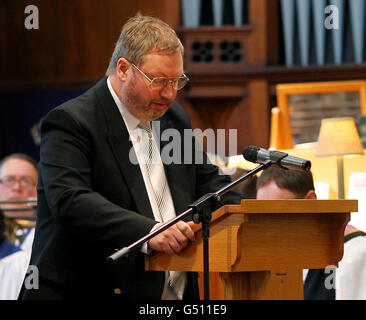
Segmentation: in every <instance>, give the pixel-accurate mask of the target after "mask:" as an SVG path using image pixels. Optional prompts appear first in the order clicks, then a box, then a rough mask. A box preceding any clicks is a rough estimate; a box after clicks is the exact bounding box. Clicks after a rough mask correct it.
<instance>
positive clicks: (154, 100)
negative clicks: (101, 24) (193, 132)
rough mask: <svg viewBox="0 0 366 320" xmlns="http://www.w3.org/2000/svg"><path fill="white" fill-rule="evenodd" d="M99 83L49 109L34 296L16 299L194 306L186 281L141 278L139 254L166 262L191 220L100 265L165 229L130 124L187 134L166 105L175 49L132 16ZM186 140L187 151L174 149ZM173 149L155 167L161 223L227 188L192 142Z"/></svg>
mask: <svg viewBox="0 0 366 320" xmlns="http://www.w3.org/2000/svg"><path fill="white" fill-rule="evenodd" d="M107 76H108V77H107V78H104V79H102V80H101V81H100V82H98V83H97V84H96V85H95V86H94V87H92V88H91V89H90V90H88V91H87V92H86V93H85V94H83V95H81V96H80V97H78V98H76V99H73V100H71V101H68V102H66V103H65V104H63V105H61V106H59V107H57V108H55V109H54V110H52V111H51V112H50V113H49V114H48V115H47V116H46V117H45V119H44V120H43V122H42V126H41V134H42V142H41V154H40V163H39V170H40V173H39V185H38V212H37V226H36V234H35V240H34V245H33V252H32V258H31V264H32V265H35V266H37V267H38V270H39V289H26V286H24V287H23V290H22V294H21V297H22V298H23V299H73V298H78V299H80V298H93V299H95V298H110V297H114V298H124V299H126V298H130V299H182V298H197V297H198V292H197V281H196V280H197V279H196V275H195V274H194V273H193V274H191V273H187V274H185V273H183V274H182V275H183V279H184V281H182V282H179V290H178V292H175V291H174V290H173V289H172V288H171V287H170V285H169V279H170V278H169V277H171V275H170V274H165V273H164V272H146V271H145V270H144V259H145V256H146V254H149V253H150V252H151V251H160V252H163V253H165V254H170V255H172V254H176V253H179V252H180V251H181V250H183V249H184V248H185V247H186V246H187V245H189V243H190V242H191V241H194V233H193V231H192V228H191V226H192V224H193V222H192V221H189V220H191V219H192V217H187V220H186V221H188V222H185V221H180V222H178V223H177V224H176V225H174V226H172V227H170V228H168V229H166V230H165V231H163V232H162V233H161V234H159V235H157V236H156V237H154V238H152V239H150V240H149V241H147V243H145V244H144V245H142V246H140V248H138V250H134V251H133V252H131V253H129V254H128V257H123V258H121V259H119V260H117V261H116V262H115V263H113V264H111V265H110V264H108V263H107V257H108V256H109V255H111V254H112V253H114V251H115V249H119V248H122V247H126V246H129V245H130V244H132V243H134V242H135V241H136V240H138V239H140V238H141V237H143V236H145V235H146V234H148V233H149V232H150V231H151V230H152V229H154V228H156V227H157V226H159V225H160V224H161V223H163V222H164V221H166V219H164V218H163V217H160V214H161V213H160V212H159V210H160V209H159V208H160V207H159V202H160V199H159V200H158V199H156V197H154V195H156V194H155V191H154V190H155V189H154V187H155V184H156V183H157V182H156V181H155V180H150V179H151V178H150V176H149V174H148V173H147V172H148V170H147V165H146V164H145V163H143V161H141V159H142V157H143V156H142V155H141V152H142V147H141V145H140V142H141V139H140V138H141V137H140V136H139V134H140V133H141V128H140V122H141V121H143V122H144V123H148V125H151V123H152V126H153V128H154V127H156V125H158V127H160V132H164V131H165V130H169V129H172V128H174V133H177V132H178V133H179V135H180V137H183V136H184V133H186V132H187V129H191V126H190V122H189V119H188V117H187V115H186V113H185V112H184V110H183V109H182V108H181V107H180V106H179V105H178V104H177V103H176V102H174V99H175V97H176V94H177V90H179V89H181V88H182V87H183V86H184V85H185V84H186V83H187V81H188V78H187V77H186V76H185V75H184V73H183V46H182V44H181V42H180V41H179V39H178V37H177V36H176V34H175V32H174V30H172V29H171V28H170V27H169V26H168V25H166V24H165V23H163V22H162V21H160V20H158V19H155V18H151V17H145V16H141V15H137V16H136V17H134V18H131V19H130V20H129V21H128V22H127V23H126V24H125V26H124V28H123V30H122V32H121V36H120V38H119V41H118V43H117V45H116V48H115V51H114V53H113V56H112V59H111V62H110V65H109V68H108V70H107ZM188 131H189V130H188ZM149 137H150V139H151V136H149ZM153 140H154V142H153V143H156V144H157V145H160V150H163V149H164V147H167V146H169V144H171V143H176V142H177V141H178V140H179V139H178V140H176V141H174V140H173V141H164V140H163V139H162V138H161V136H160V137H156V136H155V137H154V138H153ZM187 140H190V142H191V143H188V144H187V143H184V142H187ZM179 142H181V145H180V146H179V147H178V149H179V152H178V153H179V154H180V157H179V159H178V161H175V162H173V163H169V161H168V160H169V159H167V158H168V155H166V156H165V157H164V156H163V155H162V156H161V161H160V165H161V167H162V168H163V174H162V175H160V176H165V177H164V179H165V178H166V179H165V181H167V182H168V183H167V185H168V187H167V188H166V189H164V190H165V191H164V199H165V200H164V201H167V203H169V201H170V202H171V203H172V204H173V205H171V209H170V210H169V216H170V217H174V216H175V215H176V214H179V213H181V212H183V211H184V210H186V209H187V206H188V205H189V204H190V203H192V202H193V201H195V200H196V199H198V198H199V197H201V196H203V195H204V194H206V193H209V192H213V191H216V190H218V189H219V188H221V187H222V186H224V185H226V184H227V183H229V182H230V178H229V177H228V176H224V175H219V172H218V168H217V167H215V166H213V165H211V164H209V163H208V161H207V157H206V155H205V154H204V153H203V155H202V156H203V161H202V162H201V161H199V162H197V161H196V152H197V150H195V149H196V143H195V139H194V137H191V138H190V139H183V138H182V139H180V140H179ZM174 146H175V147H176V145H174ZM173 149H174V150H177V148H173ZM198 158H200V157H198ZM133 159H135V160H136V159H137V160H138V163H137V164H136V163H135V162H134V161H133ZM159 159H160V156H159ZM174 159H175V160H177V159H176V158H174ZM187 159H188V161H187ZM158 166H159V164H158ZM239 201H240V195H239V194H237V193H235V192H228V193H227V194H225V196H224V197H223V199H222V201H221V202H220V203H219V204H217V205H216V206H215V208H218V207H220V206H221V205H223V204H225V203H238V202H239ZM167 206H168V207H169V205H167ZM183 294H184V295H183Z"/></svg>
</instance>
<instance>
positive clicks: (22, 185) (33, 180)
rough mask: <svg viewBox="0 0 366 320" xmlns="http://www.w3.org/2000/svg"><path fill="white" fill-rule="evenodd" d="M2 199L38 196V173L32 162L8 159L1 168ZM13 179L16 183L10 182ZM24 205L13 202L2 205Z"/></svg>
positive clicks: (0, 197) (0, 193)
mask: <svg viewBox="0 0 366 320" xmlns="http://www.w3.org/2000/svg"><path fill="white" fill-rule="evenodd" d="M0 179H1V181H2V182H1V183H0V200H2V201H14V200H27V199H28V198H32V197H36V196H37V180H38V174H37V171H36V170H35V168H34V167H33V165H32V164H30V163H29V162H28V161H25V160H22V159H9V160H7V161H6V162H5V163H4V164H3V166H2V168H1V170H0ZM9 181H13V182H14V183H12V184H11V183H9ZM22 206H24V205H19V204H13V205H10V204H9V205H3V206H2V207H6V208H14V207H22Z"/></svg>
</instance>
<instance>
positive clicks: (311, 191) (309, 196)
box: [304, 190, 317, 200]
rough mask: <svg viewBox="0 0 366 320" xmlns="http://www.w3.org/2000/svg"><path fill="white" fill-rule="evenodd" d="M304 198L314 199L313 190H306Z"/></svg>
mask: <svg viewBox="0 0 366 320" xmlns="http://www.w3.org/2000/svg"><path fill="white" fill-rule="evenodd" d="M304 199H309V200H316V199H317V196H316V193H315V190H310V191H308V193H307V194H306V195H305V197H304Z"/></svg>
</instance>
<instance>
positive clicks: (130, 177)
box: [96, 78, 154, 219]
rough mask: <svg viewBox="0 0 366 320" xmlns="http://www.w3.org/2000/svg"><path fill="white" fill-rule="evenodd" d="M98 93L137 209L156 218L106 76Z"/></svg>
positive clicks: (109, 140) (119, 161)
mask: <svg viewBox="0 0 366 320" xmlns="http://www.w3.org/2000/svg"><path fill="white" fill-rule="evenodd" d="M96 93H97V96H98V98H99V102H100V105H101V107H102V110H103V113H104V115H105V119H106V125H107V137H108V142H109V144H110V147H111V149H112V151H113V154H114V156H115V159H116V161H117V163H118V166H119V168H120V170H121V172H122V174H123V176H124V178H125V180H126V183H127V185H128V188H129V190H130V192H131V195H132V198H133V199H134V201H135V203H136V206H137V210H138V212H139V213H140V214H142V215H144V216H146V217H149V218H152V219H154V215H153V212H152V209H151V205H150V202H149V197H148V194H147V191H146V188H145V184H144V180H143V177H142V174H141V170H140V166H139V165H138V164H134V163H132V162H131V160H130V154H131V157H134V158H135V159H136V155H135V151H134V149H133V147H132V142H131V141H130V139H129V134H128V130H127V128H126V125H125V123H124V121H123V118H122V116H121V114H120V112H119V110H118V107H117V105H116V104H115V102H114V100H113V97H112V95H111V93H110V92H109V89H108V86H107V81H106V78H105V79H103V80H102V81H101V82H100V83H99V84H98V85H97V90H96Z"/></svg>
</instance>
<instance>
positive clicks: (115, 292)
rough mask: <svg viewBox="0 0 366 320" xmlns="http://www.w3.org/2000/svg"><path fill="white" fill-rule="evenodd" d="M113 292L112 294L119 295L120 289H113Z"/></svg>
mask: <svg viewBox="0 0 366 320" xmlns="http://www.w3.org/2000/svg"><path fill="white" fill-rule="evenodd" d="M113 292H114V294H121V292H122V291H121V289H120V288H115V289H114V290H113Z"/></svg>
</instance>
